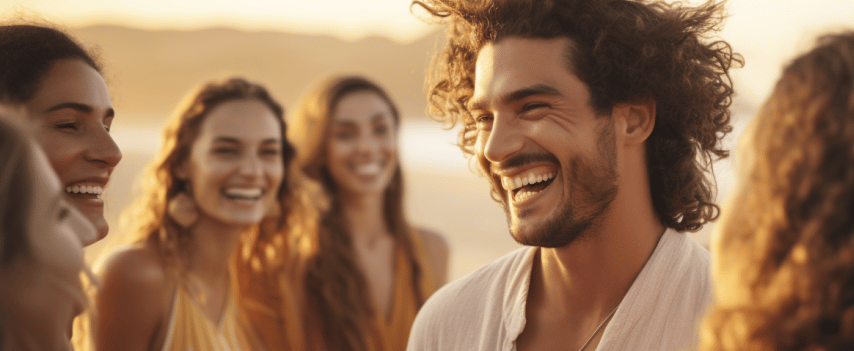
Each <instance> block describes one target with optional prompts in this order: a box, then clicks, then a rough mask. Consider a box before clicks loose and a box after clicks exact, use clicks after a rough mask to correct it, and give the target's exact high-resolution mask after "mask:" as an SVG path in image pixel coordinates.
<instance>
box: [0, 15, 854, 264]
mask: <svg viewBox="0 0 854 351" xmlns="http://www.w3.org/2000/svg"><path fill="white" fill-rule="evenodd" d="M695 3H696V1H695ZM409 4H410V1H408V0H366V1H347V0H344V1H334V0H318V1H312V2H307V1H290V0H278V1H272V0H244V1H235V0H217V1H210V0H207V1H201V0H185V1H180V2H172V1H165V0H150V1H146V2H136V1H126V0H76V1H67V0H0V13H2V16H3V17H4V18H6V19H10V18H12V19H20V18H23V19H25V20H33V19H35V20H36V21H38V20H47V21H50V22H53V23H58V24H60V25H62V26H65V27H67V28H68V30H69V31H70V32H71V33H72V34H73V35H74V36H76V37H77V38H79V39H80V40H81V41H83V42H84V44H86V45H87V46H90V47H93V48H96V50H97V51H98V52H99V54H100V56H101V58H102V60H103V63H104V65H105V68H106V72H105V76H106V79H107V83H108V85H109V87H110V93H111V97H112V101H113V104H114V107H115V108H116V111H117V117H116V119H115V122H114V124H113V128H112V134H113V136H114V138H115V140H116V142H117V143H118V145H119V147H120V148H121V150H122V152H123V154H124V157H123V159H122V161H121V163H120V164H119V165H118V167H116V169H115V171H114V173H113V176H112V179H111V181H110V184H109V185H108V187H107V189H106V192H105V194H104V198H105V201H106V203H107V219H108V221H109V222H110V224H111V228H112V230H111V232H110V234H109V236H108V239H107V240H105V241H103V242H102V243H99V244H96V245H93V246H92V247H89V248H87V252H86V253H87V260H88V261H89V262H90V263H93V262H94V260H95V259H96V258H97V257H98V256H99V255H100V253H101V251H102V250H101V249H102V246H103V245H104V243H107V245H109V243H110V242H115V241H120V238H121V235H122V228H121V226H120V225H119V217H120V214H121V213H122V211H123V210H124V209H125V207H126V206H127V205H128V204H129V203H130V202H131V201H132V200H133V198H134V196H135V194H137V192H136V190H135V183H136V180H137V179H138V174H139V172H140V171H141V170H142V169H143V168H144V167H145V166H146V165H147V164H148V163H149V162H150V160H151V156H152V154H153V153H154V152H155V151H156V149H157V148H158V147H159V144H160V129H161V128H162V126H163V124H164V122H165V120H166V119H167V118H168V117H169V115H170V114H171V112H172V109H173V108H174V106H175V105H176V104H177V103H178V102H179V101H180V100H181V99H182V97H183V96H184V94H185V93H186V92H187V91H188V90H189V89H190V88H192V87H193V86H195V85H197V84H199V83H202V82H204V81H207V80H210V79H216V78H223V77H227V76H231V75H240V76H244V77H246V78H248V79H251V80H256V81H259V82H261V83H263V84H265V85H266V86H268V88H269V89H270V90H271V92H272V93H273V95H274V96H276V97H277V98H278V99H279V100H280V101H281V102H282V103H283V104H284V105H285V107H286V109H289V108H293V106H295V105H296V103H297V102H298V101H299V99H300V97H301V96H302V94H303V93H304V91H305V90H306V89H308V88H309V87H311V86H312V85H314V84H316V83H317V82H318V81H319V80H321V79H323V78H325V77H328V76H329V75H332V74H342V73H343V74H362V75H365V76H368V77H371V78H372V79H374V80H376V81H377V82H379V83H380V84H381V85H383V86H384V87H385V88H386V89H387V90H388V91H389V92H390V94H391V95H392V98H393V99H394V100H395V101H396V102H397V104H398V105H399V108H400V110H401V113H402V115H403V117H404V120H403V122H402V126H401V131H400V145H401V158H402V160H401V161H402V167H403V170H404V176H405V182H406V198H407V203H406V212H407V214H408V216H409V219H410V221H411V222H412V223H413V224H415V225H417V226H421V227H427V228H432V229H434V230H436V231H438V232H440V233H442V234H444V236H445V237H446V238H447V240H448V242H449V244H450V247H451V265H450V277H451V278H452V279H455V278H458V277H461V276H462V275H465V274H467V273H469V272H471V271H473V270H475V269H476V268H477V267H480V266H482V265H484V264H486V263H488V262H491V261H492V260H494V259H496V258H498V257H500V256H502V255H504V254H506V253H508V252H510V251H512V250H513V249H515V248H518V247H519V245H518V244H516V243H515V242H514V241H513V239H512V238H511V237H510V235H509V233H508V231H507V225H506V219H505V215H504V212H503V210H502V209H501V207H500V206H499V205H498V204H497V203H495V202H494V201H493V200H492V199H491V198H490V195H489V186H488V184H487V182H486V180H485V179H483V178H481V177H480V176H478V175H477V174H476V172H475V171H474V168H472V167H470V163H469V160H468V159H467V158H465V157H464V156H463V154H462V152H461V151H460V150H459V149H458V148H457V147H456V146H455V141H456V135H457V129H450V130H449V129H446V128H443V126H442V125H440V124H439V123H436V122H433V121H431V120H430V119H429V118H428V117H427V115H426V102H425V92H424V75H425V73H426V70H427V67H428V65H429V63H430V59H431V57H432V56H433V55H434V54H435V53H436V52H437V51H438V50H439V49H440V48H441V45H442V44H443V39H444V32H443V30H444V28H443V26H441V25H438V24H429V23H426V22H424V21H422V20H420V19H419V18H418V17H423V13H422V12H419V11H418V10H417V9H415V10H414V11H412V12H414V13H415V14H414V15H413V14H412V13H411V12H410V7H409ZM727 9H728V12H729V18H728V19H727V20H726V22H725V23H724V26H723V27H722V30H721V31H720V32H719V33H717V34H716V36H714V37H712V38H709V40H715V39H724V40H727V41H728V42H729V43H730V44H732V46H733V48H734V50H735V51H736V52H739V53H741V54H742V55H743V56H744V58H745V61H746V66H745V68H743V69H737V70H734V71H733V73H732V76H733V79H734V81H735V88H736V91H737V96H736V97H735V100H734V102H733V120H732V122H733V125H734V132H733V133H731V134H730V135H728V136H727V138H726V139H725V140H724V144H725V145H726V146H728V147H730V148H732V147H733V146H734V145H735V141H736V140H737V137H738V136H739V134H740V133H741V131H742V130H743V129H744V126H745V125H746V124H747V123H748V121H749V120H750V118H751V116H752V115H753V113H754V111H755V110H756V109H757V108H758V106H760V105H761V103H762V101H763V100H764V99H765V98H766V97H767V95H768V94H769V92H770V90H771V88H772V86H773V84H774V82H775V80H776V78H777V76H778V75H779V72H780V69H781V68H782V66H783V65H784V64H785V62H787V61H788V60H789V59H790V58H792V57H793V56H795V55H796V54H798V53H800V52H803V51H805V50H808V49H809V48H810V47H811V46H812V44H813V43H814V41H815V38H816V37H817V36H818V35H819V34H821V33H828V32H837V31H840V30H842V29H844V28H848V29H852V28H854V19H852V18H854V17H851V16H850V14H851V13H854V2H852V1H848V0H846V1H807V0H793V1H786V2H780V1H772V0H731V1H729V2H728V4H727ZM730 161H731V160H723V161H720V162H718V163H716V164H715V173H716V178H717V183H718V190H719V191H718V198H719V202H721V203H722V202H723V198H724V197H725V196H726V194H727V191H728V189H729V188H730V187H731V180H732V170H731V168H730ZM725 210H726V209H725ZM713 228H714V225H713V224H711V225H707V226H706V227H704V228H703V230H702V231H700V232H698V233H695V234H692V235H693V236H694V237H695V238H697V240H698V241H700V242H701V243H705V244H708V243H709V241H710V240H713V239H712V236H713V234H712V233H713Z"/></svg>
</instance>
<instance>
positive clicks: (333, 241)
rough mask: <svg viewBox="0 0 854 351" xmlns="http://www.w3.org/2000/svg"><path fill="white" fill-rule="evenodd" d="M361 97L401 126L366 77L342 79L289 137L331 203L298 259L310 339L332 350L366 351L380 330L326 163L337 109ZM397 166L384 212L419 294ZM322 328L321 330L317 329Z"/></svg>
mask: <svg viewBox="0 0 854 351" xmlns="http://www.w3.org/2000/svg"><path fill="white" fill-rule="evenodd" d="M356 92H371V93H374V94H376V95H377V96H379V97H380V98H381V99H382V100H383V101H385V102H386V104H387V105H388V107H389V109H390V110H391V112H392V115H393V118H394V122H395V126H396V127H397V126H399V125H400V116H399V114H398V110H397V107H396V106H395V105H394V103H393V102H392V100H391V98H390V97H389V95H388V94H387V93H386V92H385V91H384V90H383V89H382V88H381V87H380V86H379V85H377V84H376V83H374V82H372V81H370V80H368V79H366V78H363V77H358V76H341V77H333V78H331V79H329V80H327V81H325V82H323V83H321V84H320V85H319V86H317V87H316V88H315V89H314V90H313V91H312V92H311V93H310V94H309V95H308V96H307V97H306V98H305V99H304V100H303V102H302V104H301V105H300V107H299V109H298V110H297V111H296V113H295V114H294V117H293V119H292V120H291V125H292V126H291V129H290V132H291V134H289V135H288V137H289V139H291V140H292V141H293V143H294V145H295V146H296V149H297V151H298V153H297V154H298V156H297V159H298V163H299V164H300V165H301V167H302V170H303V171H304V173H305V174H306V176H308V177H309V178H311V179H313V180H315V181H317V182H319V183H320V184H321V185H322V186H323V188H324V190H325V191H326V192H327V193H328V194H329V197H330V199H331V204H330V208H329V210H328V211H327V212H326V213H325V214H323V215H322V218H321V221H320V227H319V228H318V230H317V231H316V232H313V233H311V235H313V237H312V238H310V240H311V241H312V242H314V245H311V246H312V247H313V249H312V250H310V252H301V253H300V254H299V255H300V256H301V258H300V260H301V261H303V262H304V263H303V264H304V265H305V271H304V273H303V278H302V279H303V281H304V284H305V290H306V292H305V294H306V297H307V298H308V300H309V307H308V308H310V309H312V310H311V311H308V314H310V315H311V316H307V317H308V320H309V322H308V327H307V330H308V332H309V334H314V335H322V339H323V340H325V343H326V347H325V348H326V349H329V350H366V349H368V348H369V347H370V345H373V344H375V343H376V341H375V340H374V338H375V335H376V333H377V331H376V330H374V328H372V327H371V326H372V325H373V320H374V315H375V313H376V311H374V310H373V308H372V307H371V306H372V304H373V303H372V302H371V300H370V298H369V295H368V286H367V282H366V280H365V273H364V272H362V271H361V270H360V269H359V268H358V267H359V264H358V262H357V257H356V253H355V250H354V248H353V244H352V239H351V237H350V233H349V226H348V224H347V223H346V221H345V219H344V216H343V213H342V209H341V199H340V197H339V196H340V193H339V192H338V191H337V190H336V188H337V187H336V185H335V183H334V182H333V180H332V178H331V176H330V174H329V170H328V169H327V162H328V161H327V159H326V154H327V152H326V148H327V146H328V144H329V141H330V138H331V128H330V125H331V124H332V118H333V112H334V111H335V107H336V106H337V104H338V102H339V101H340V100H341V99H342V98H343V97H344V96H346V95H348V94H352V93H356ZM395 157H397V156H395ZM397 164H398V167H397V169H396V170H395V172H394V177H393V179H392V180H391V183H390V184H389V186H388V188H387V189H386V190H385V193H384V203H383V213H384V214H385V219H386V222H387V223H386V225H387V226H388V228H389V231H390V232H391V235H392V236H393V238H394V240H395V242H396V243H397V245H400V246H402V247H403V249H404V251H405V252H406V257H407V258H408V260H409V264H410V265H411V267H412V271H413V275H412V284H413V286H414V289H413V290H414V291H415V292H416V294H420V292H421V287H420V281H421V279H420V278H421V274H422V267H421V266H420V265H419V263H418V260H417V259H416V256H415V248H414V246H413V243H412V240H411V238H410V227H409V224H408V223H407V222H406V218H405V217H404V214H403V175H402V172H401V170H400V166H399V162H397ZM417 301H418V304H419V305H420V304H422V303H423V302H424V297H423V296H417ZM312 320H316V321H317V323H312V322H311V321H312ZM315 324H319V326H314V325H315ZM317 327H319V328H320V330H312V328H317ZM314 339H317V338H314Z"/></svg>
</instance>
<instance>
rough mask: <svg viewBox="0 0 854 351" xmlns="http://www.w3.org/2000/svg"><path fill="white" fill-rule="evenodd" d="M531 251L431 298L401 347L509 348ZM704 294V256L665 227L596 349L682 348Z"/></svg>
mask: <svg viewBox="0 0 854 351" xmlns="http://www.w3.org/2000/svg"><path fill="white" fill-rule="evenodd" d="M537 250H538V248H537V247H524V248H520V249H518V250H515V251H513V252H511V253H509V254H507V255H505V256H504V257H502V258H499V259H498V260H496V261H495V262H492V263H490V264H488V265H486V266H484V267H481V268H480V269H478V270H476V271H474V272H472V273H470V274H468V275H467V276H465V277H463V278H460V279H458V280H456V281H454V282H452V283H450V284H448V285H446V286H445V287H443V288H442V289H440V290H439V291H437V292H436V293H435V294H433V296H432V297H430V299H429V300H427V302H426V303H425V304H424V306H423V307H422V308H421V311H420V312H419V313H418V316H417V317H416V318H415V323H414V324H413V326H412V331H411V333H410V335H409V344H408V347H407V350H409V351H421V350H442V351H444V350H503V351H510V350H516V339H517V338H518V337H519V334H521V333H522V331H523V330H524V329H525V304H526V302H527V296H528V286H529V285H530V277H531V267H532V266H533V260H534V257H535V256H536V255H535V254H536V252H537ZM710 296H711V283H710V276H709V251H708V250H706V249H705V248H703V247H702V246H701V245H700V244H699V243H697V242H696V241H694V239H692V238H691V237H690V236H688V235H686V234H684V233H679V232H676V231H675V230H673V229H667V230H666V231H665V232H664V234H663V235H662V237H661V240H659V242H658V245H656V248H655V250H654V251H653V253H652V256H650V258H649V260H648V261H647V263H646V264H645V265H644V268H643V269H642V270H641V272H640V274H638V276H637V278H636V279H635V281H634V283H632V286H631V288H629V291H628V292H627V293H626V296H624V297H623V300H622V301H621V302H620V305H619V306H618V307H617V311H616V313H615V314H614V317H613V318H612V319H611V321H610V322H609V323H608V325H607V326H606V327H605V331H604V332H603V335H602V339H601V340H600V341H599V345H598V346H597V347H596V350H654V351H661V350H689V349H693V348H694V347H696V345H697V340H698V337H697V324H698V323H699V321H700V319H701V318H702V317H703V314H704V312H705V311H706V306H707V304H708V303H709V299H710Z"/></svg>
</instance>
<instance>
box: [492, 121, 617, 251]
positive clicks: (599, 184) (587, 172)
mask: <svg viewBox="0 0 854 351" xmlns="http://www.w3.org/2000/svg"><path fill="white" fill-rule="evenodd" d="M602 118H608V119H610V117H602ZM616 147H617V145H616V137H615V135H614V128H613V120H611V121H610V122H607V121H606V122H605V123H603V125H602V126H601V127H600V129H599V131H598V138H597V155H596V156H597V157H596V158H595V159H594V158H591V157H589V156H586V155H575V156H573V157H572V158H570V160H569V162H568V163H569V167H568V169H567V168H566V167H564V168H563V169H561V172H560V173H561V175H562V176H563V178H564V182H563V183H564V185H565V186H567V187H569V188H570V191H569V192H568V193H569V197H568V198H566V200H565V201H564V202H562V203H561V204H560V205H559V206H558V208H556V209H555V215H554V216H553V217H552V218H549V219H547V220H546V223H544V224H541V225H538V226H532V225H524V224H523V223H522V222H523V221H522V220H520V218H524V217H525V215H526V213H525V212H521V213H519V214H517V216H516V217H517V218H516V220H515V221H514V219H513V218H511V215H510V209H509V206H508V205H506V201H507V199H506V198H505V205H504V210H505V213H506V214H507V222H508V224H509V226H510V233H511V235H512V236H513V239H515V240H516V241H517V242H518V243H520V244H522V245H527V246H539V247H549V248H555V247H564V246H567V245H569V244H571V243H572V242H574V241H575V240H577V239H585V238H586V239H590V238H589V237H588V236H587V234H588V233H589V232H590V229H591V227H594V226H596V225H598V224H599V221H598V220H599V219H600V218H602V216H603V215H604V214H605V213H606V212H607V211H608V209H609V208H610V205H611V203H612V202H613V201H614V199H615V198H616V197H617V190H618V186H617V184H616V180H617V171H616V166H617V165H616V161H617V150H616ZM549 186H551V185H549ZM544 190H545V189H544ZM551 190H558V189H551Z"/></svg>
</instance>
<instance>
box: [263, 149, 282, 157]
mask: <svg viewBox="0 0 854 351" xmlns="http://www.w3.org/2000/svg"><path fill="white" fill-rule="evenodd" d="M261 155H265V156H277V155H279V149H263V150H261Z"/></svg>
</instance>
